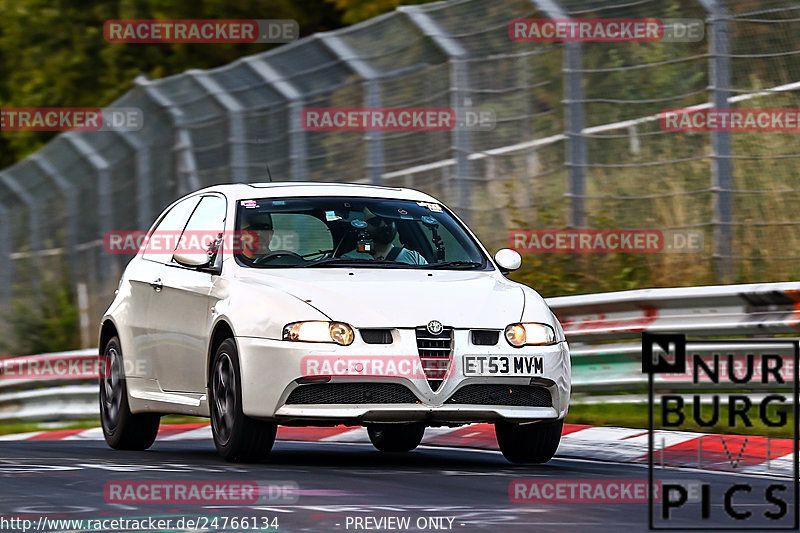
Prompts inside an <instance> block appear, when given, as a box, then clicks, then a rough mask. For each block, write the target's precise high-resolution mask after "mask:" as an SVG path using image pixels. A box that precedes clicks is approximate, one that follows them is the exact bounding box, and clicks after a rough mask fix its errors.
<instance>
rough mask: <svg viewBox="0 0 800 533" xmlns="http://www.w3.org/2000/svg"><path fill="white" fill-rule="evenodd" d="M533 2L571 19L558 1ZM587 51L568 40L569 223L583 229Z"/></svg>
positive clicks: (565, 64) (548, 12)
mask: <svg viewBox="0 0 800 533" xmlns="http://www.w3.org/2000/svg"><path fill="white" fill-rule="evenodd" d="M532 2H533V5H534V6H535V7H536V8H537V9H539V10H540V11H542V12H544V13H545V14H546V15H547V16H548V17H550V18H551V19H566V18H569V14H567V13H566V12H565V11H564V9H563V8H562V7H561V6H560V5H559V4H558V3H557V2H556V1H555V0H532ZM582 66H583V50H582V48H581V43H580V42H566V43H564V60H563V68H562V72H563V74H564V104H565V105H566V108H565V109H564V113H565V124H564V126H565V132H564V133H565V134H566V137H567V153H566V161H565V163H564V164H565V166H566V167H567V171H568V172H569V192H568V193H567V194H566V196H567V197H569V199H570V213H569V225H570V227H573V228H580V227H583V226H584V225H585V224H586V206H585V199H584V197H585V196H586V165H587V163H588V155H587V150H586V138H585V137H584V136H583V128H584V126H585V124H584V110H583V74H582V73H581V68H582Z"/></svg>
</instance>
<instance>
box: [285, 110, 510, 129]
mask: <svg viewBox="0 0 800 533" xmlns="http://www.w3.org/2000/svg"><path fill="white" fill-rule="evenodd" d="M496 122H497V119H496V116H495V113H494V111H492V110H491V109H487V108H480V107H476V108H471V107H459V108H450V107H309V108H306V109H303V111H302V113H301V114H300V124H301V126H302V128H303V129H304V130H307V131H452V130H455V129H459V130H465V129H468V130H477V131H490V130H493V129H494V127H495V124H496Z"/></svg>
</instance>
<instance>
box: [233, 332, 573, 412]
mask: <svg viewBox="0 0 800 533" xmlns="http://www.w3.org/2000/svg"><path fill="white" fill-rule="evenodd" d="M394 331H395V332H396V333H397V334H396V335H395V342H393V343H392V344H389V345H376V344H365V343H364V342H363V341H362V340H361V339H360V338H358V335H356V340H355V341H354V342H353V344H351V345H350V346H338V345H335V344H316V343H305V342H289V341H278V340H271V339H260V338H253V337H237V338H236V343H237V346H238V348H239V360H240V366H241V376H242V407H243V411H244V413H245V414H246V415H247V416H250V417H253V418H259V419H268V420H276V421H278V422H280V423H282V424H287V425H289V424H297V425H304V424H308V425H326V424H336V423H353V424H359V423H367V422H413V421H425V422H427V423H428V425H447V424H464V423H471V422H492V421H495V420H498V419H511V420H514V421H519V422H524V421H533V420H545V419H560V418H563V417H564V416H566V414H567V407H568V405H569V396H570V379H571V376H570V359H569V347H568V346H567V343H566V342H561V343H558V344H556V345H553V346H527V347H523V348H513V347H511V346H508V345H507V343H505V341H504V340H503V339H502V337H501V339H500V341H499V342H498V343H497V345H495V346H476V345H472V344H471V342H470V333H469V331H468V330H454V331H453V352H452V356H451V363H450V365H451V370H450V373H449V375H448V377H447V378H446V379H445V380H444V382H443V383H442V384H441V386H440V387H439V388H438V390H435V391H434V390H432V389H431V386H430V385H429V383H428V380H427V379H425V377H424V376H414V375H412V376H409V377H404V376H397V375H395V376H391V377H389V376H386V377H383V376H381V377H374V376H373V377H364V376H339V377H337V376H332V377H331V379H330V381H329V382H328V383H330V384H335V383H349V384H356V383H384V384H387V383H397V384H401V385H403V386H405V387H407V388H408V389H409V390H410V391H411V393H413V396H414V398H413V400H412V401H405V402H403V403H380V404H378V403H369V402H363V403H337V404H321V403H315V404H296V403H294V404H287V403H286V402H287V399H288V398H289V396H290V394H291V393H292V391H293V390H295V389H296V388H298V387H304V386H308V385H307V384H303V383H298V380H300V381H302V378H305V377H307V376H304V372H303V368H304V364H303V363H304V361H303V360H304V358H306V357H314V356H322V357H343V358H344V357H348V358H349V357H354V356H359V357H371V358H378V357H380V358H387V359H388V358H392V357H394V358H397V357H409V356H414V357H417V356H416V354H417V344H416V337H415V332H414V330H406V329H401V330H394ZM464 355H536V356H541V357H542V358H543V368H542V371H541V372H537V373H536V374H535V376H534V375H531V376H524V377H511V376H465V375H464V369H463V356H464ZM532 378H533V379H534V380H535V381H536V385H538V386H541V387H544V388H545V389H546V390H547V391H548V393H549V394H550V397H551V399H552V402H551V405H552V406H550V407H544V406H542V407H530V406H516V405H490V404H489V403H490V402H489V403H482V404H480V405H474V404H463V403H453V402H452V400H451V401H450V402H448V399H450V398H451V397H452V396H453V395H454V394H455V393H456V392H457V391H458V390H460V389H461V388H462V387H464V386H467V385H476V384H485V385H490V384H502V385H511V386H528V385H531V384H532Z"/></svg>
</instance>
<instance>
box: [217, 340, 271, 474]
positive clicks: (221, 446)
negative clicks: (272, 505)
mask: <svg viewBox="0 0 800 533" xmlns="http://www.w3.org/2000/svg"><path fill="white" fill-rule="evenodd" d="M211 368H212V371H211V386H210V394H209V401H210V403H211V405H210V407H211V433H212V434H213V436H214V445H215V446H216V447H217V451H218V452H219V454H220V455H221V456H222V457H223V458H224V459H225V460H226V461H231V462H255V461H258V460H260V459H263V458H264V457H266V456H267V455H269V452H270V450H272V445H273V444H274V442H275V433H276V431H277V429H278V426H277V424H275V423H272V422H263V421H260V420H255V419H252V418H249V417H247V416H245V414H244V413H243V412H242V379H241V376H240V374H239V368H240V367H239V353H238V351H237V349H236V343H234V342H233V340H232V339H227V340H225V341H224V342H223V343H222V344H220V346H219V348H217V351H216V354H215V355H214V363H213V365H212V367H211Z"/></svg>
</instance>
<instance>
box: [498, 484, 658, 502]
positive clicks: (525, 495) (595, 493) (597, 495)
mask: <svg viewBox="0 0 800 533" xmlns="http://www.w3.org/2000/svg"><path fill="white" fill-rule="evenodd" d="M647 488H648V481H647V479H515V480H513V481H512V482H511V483H509V485H508V497H509V498H510V499H511V501H512V502H514V503H647V501H648V500H647ZM658 495H659V491H658V487H657V489H656V497H658Z"/></svg>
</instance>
